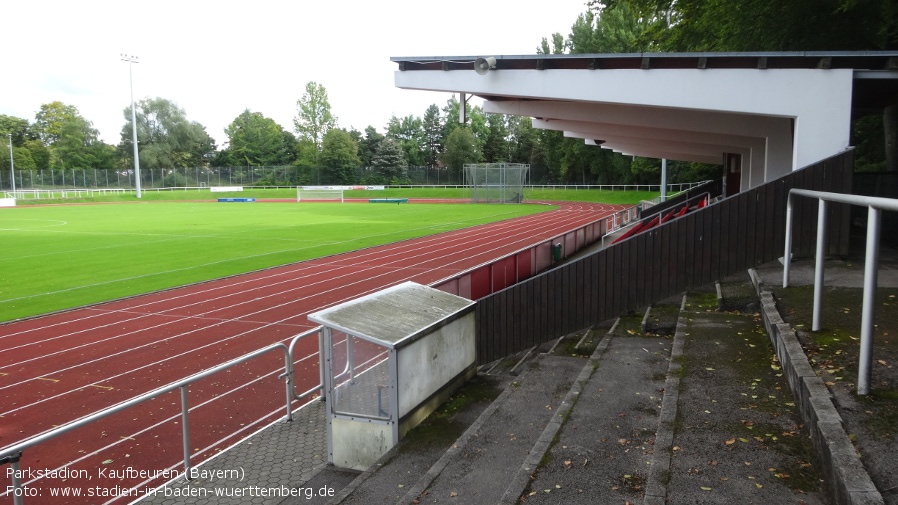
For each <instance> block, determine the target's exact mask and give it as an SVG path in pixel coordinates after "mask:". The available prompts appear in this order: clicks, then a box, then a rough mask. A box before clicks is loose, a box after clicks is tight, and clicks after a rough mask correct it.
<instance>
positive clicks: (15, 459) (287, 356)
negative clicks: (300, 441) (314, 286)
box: [0, 326, 351, 505]
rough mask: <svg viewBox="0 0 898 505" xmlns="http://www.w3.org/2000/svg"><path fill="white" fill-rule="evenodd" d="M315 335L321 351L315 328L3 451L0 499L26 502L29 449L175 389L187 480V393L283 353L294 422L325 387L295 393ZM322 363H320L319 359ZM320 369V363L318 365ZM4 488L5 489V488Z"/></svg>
mask: <svg viewBox="0 0 898 505" xmlns="http://www.w3.org/2000/svg"><path fill="white" fill-rule="evenodd" d="M312 335H318V344H319V349H320V348H321V347H320V346H321V339H322V336H321V326H317V327H315V328H312V329H311V330H308V331H305V332H303V333H300V334H299V335H296V336H295V337H293V339H292V340H291V341H290V344H289V345H284V344H281V343H278V344H272V345H270V346H268V347H264V348H262V349H259V350H256V351H253V352H251V353H248V354H244V355H243V356H240V357H237V358H234V359H232V360H230V361H226V362H224V363H222V364H220V365H217V366H214V367H212V368H209V369H207V370H203V371H201V372H198V373H195V374H193V375H190V376H188V377H185V378H183V379H181V380H179V381H176V382H172V383H170V384H168V385H166V386H162V387H160V388H157V389H154V390H152V391H149V392H147V393H144V394H142V395H139V396H135V397H134V398H131V399H130V400H126V401H124V402H122V403H119V404H117V405H113V406H112V407H108V408H105V409H103V410H100V411H97V412H94V413H93V414H89V415H87V416H85V417H82V418H81V419H78V420H76V421H72V422H70V423H68V424H64V425H62V426H59V427H57V428H54V429H52V430H49V431H46V432H44V433H42V434H40V435H36V436H34V437H32V438H29V439H27V440H25V441H22V442H19V443H17V444H14V445H11V446H8V447H4V448H3V449H0V465H6V464H9V465H10V466H11V470H12V471H11V472H4V473H7V475H11V476H12V479H11V480H12V485H11V488H12V489H13V491H12V492H11V493H10V492H4V493H0V497H2V496H6V495H8V494H12V495H13V503H15V505H23V503H24V494H25V493H23V492H21V491H22V489H23V483H22V479H21V477H20V476H21V475H22V472H21V471H20V466H19V461H20V460H21V459H22V456H23V454H24V452H25V451H26V450H27V449H30V448H32V447H34V446H36V445H39V444H42V443H44V442H47V441H49V440H52V439H54V438H56V437H58V436H60V435H63V434H66V433H69V432H71V431H74V430H77V429H78V428H81V427H84V426H87V425H89V424H92V423H94V422H97V421H100V420H101V419H104V418H106V417H108V416H111V415H112V414H115V413H118V412H121V411H123V410H127V409H129V408H131V407H135V406H137V405H139V404H141V403H143V402H145V401H148V400H152V399H153V398H156V397H158V396H160V395H163V394H165V393H170V392H172V391H174V390H176V389H180V390H181V425H182V428H181V438H182V443H183V453H184V477H185V478H189V475H190V468H191V467H190V409H189V404H188V398H187V392H188V388H189V387H190V385H191V384H193V383H194V382H196V381H198V380H200V379H204V378H206V377H209V376H210V375H214V374H216V373H218V372H221V371H224V370H227V369H229V368H231V367H234V366H236V365H240V364H243V363H245V362H247V361H250V360H252V359H254V358H257V357H259V356H262V355H264V354H268V353H271V352H277V351H280V352H282V353H283V354H284V373H283V374H281V375H279V376H278V379H285V382H286V415H285V417H284V420H285V421H288V422H289V421H292V420H293V405H292V403H293V402H294V401H296V400H302V399H304V398H307V397H309V396H310V395H312V394H314V393H316V392H319V393H320V392H322V384H323V376H322V375H320V374H319V383H318V385H317V386H315V387H313V388H311V389H309V390H308V391H305V392H303V393H300V394H297V393H296V390H295V384H294V380H293V376H294V367H293V364H294V362H295V359H294V356H293V352H294V348H295V347H296V344H297V343H298V342H299V341H300V340H302V339H305V338H308V337H310V336H312ZM319 361H320V360H319ZM319 368H320V364H319ZM348 368H349V366H348V364H347V370H344V371H343V373H342V374H341V376H342V375H345V374H346V373H350V372H351V371H350V370H349V369H348ZM321 373H322V374H323V369H321ZM4 487H5V486H4Z"/></svg>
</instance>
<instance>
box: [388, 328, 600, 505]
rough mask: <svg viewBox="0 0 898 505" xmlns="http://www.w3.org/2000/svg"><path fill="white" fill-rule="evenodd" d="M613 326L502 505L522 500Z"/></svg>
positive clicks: (525, 462)
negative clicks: (522, 495) (531, 478)
mask: <svg viewBox="0 0 898 505" xmlns="http://www.w3.org/2000/svg"><path fill="white" fill-rule="evenodd" d="M616 327H617V323H615V324H614V326H612V327H611V330H610V331H609V332H608V333H606V334H605V336H604V337H603V338H602V340H601V341H600V342H599V344H598V345H597V346H596V349H595V350H594V351H593V353H592V355H591V356H590V357H589V360H588V361H587V362H586V365H585V366H584V367H583V369H582V370H581V371H580V374H579V375H578V376H577V380H575V381H574V383H573V384H572V385H571V389H570V390H569V391H568V392H567V394H566V395H565V397H564V400H562V402H561V406H560V407H559V408H558V410H556V412H555V415H553V416H552V420H551V421H549V424H548V425H547V426H546V428H545V429H544V430H543V432H542V434H540V436H539V439H537V441H536V443H535V444H533V448H532V449H530V452H529V453H528V454H527V458H526V459H525V460H524V463H523V464H522V465H521V467H520V468H519V469H518V471H517V472H516V473H515V476H514V478H512V480H511V482H509V484H508V487H507V488H505V493H504V494H503V495H502V498H501V499H500V500H499V503H500V504H501V505H514V504H516V503H517V502H518V499H519V498H520V497H521V494H523V493H524V490H526V489H527V485H528V484H529V483H530V477H531V476H532V475H533V472H535V471H536V470H537V468H539V463H540V461H542V459H543V457H544V456H545V455H546V453H547V452H548V451H549V449H551V447H552V442H553V441H554V440H555V437H556V436H557V435H558V432H559V431H561V427H562V426H564V422H565V420H566V418H567V416H568V414H569V413H570V411H571V409H573V408H574V405H575V404H576V403H577V400H578V399H579V397H580V393H581V392H582V391H583V386H584V384H586V382H588V381H589V378H590V377H592V374H593V373H594V372H595V369H596V365H597V363H598V360H599V357H600V356H601V355H602V353H604V352H605V350H607V349H608V344H609V343H610V342H611V338H612V336H613V335H612V332H613V331H614V328H616ZM422 491H423V490H422ZM419 494H420V493H419ZM416 496H417V495H416ZM406 503H407V502H406Z"/></svg>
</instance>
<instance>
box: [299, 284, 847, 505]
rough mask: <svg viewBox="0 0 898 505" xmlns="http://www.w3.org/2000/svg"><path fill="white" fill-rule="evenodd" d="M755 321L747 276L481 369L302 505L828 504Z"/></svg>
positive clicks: (332, 472) (320, 480) (325, 476)
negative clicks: (368, 464) (375, 455)
mask: <svg viewBox="0 0 898 505" xmlns="http://www.w3.org/2000/svg"><path fill="white" fill-rule="evenodd" d="M758 307H759V305H758V297H757V296H756V295H755V291H754V287H753V286H752V284H751V282H750V280H749V278H748V276H747V275H743V276H739V277H734V278H731V279H726V280H725V281H723V282H721V283H719V284H718V285H717V286H716V287H709V288H708V289H707V290H705V291H696V292H690V293H687V294H685V295H684V296H683V297H682V298H677V299H672V300H667V301H665V302H663V303H660V304H657V305H655V306H653V307H651V308H649V309H647V310H646V311H643V312H640V313H639V314H633V315H630V316H626V317H622V318H620V319H618V320H617V321H610V322H607V323H605V324H603V325H599V326H597V327H594V328H589V329H585V330H583V331H581V332H578V333H576V334H572V335H568V336H565V337H563V338H562V339H560V340H558V341H555V342H552V343H550V344H546V345H544V346H542V347H540V348H536V349H533V350H531V351H530V352H528V353H525V354H524V355H520V356H514V357H511V358H509V359H506V360H504V361H502V362H499V363H495V364H492V365H491V366H489V367H484V368H483V369H481V370H480V372H479V375H478V376H477V378H475V379H474V380H472V381H471V382H470V383H469V384H467V385H466V386H465V387H464V388H463V389H462V390H460V391H459V393H457V394H456V395H455V397H453V398H452V399H450V400H449V402H447V403H446V404H445V405H444V406H443V407H442V408H441V409H440V410H439V411H437V412H435V413H434V414H432V415H431V417H430V418H428V419H427V420H426V421H425V422H424V423H422V424H421V425H420V426H419V427H417V428H416V429H414V430H413V431H412V432H411V433H409V435H408V436H407V437H406V438H405V439H403V440H402V442H401V443H400V444H399V445H398V446H397V447H396V448H394V449H393V450H392V451H390V452H389V453H388V454H386V455H385V456H384V457H383V458H382V459H381V460H380V461H379V462H378V463H377V464H376V465H375V466H374V467H372V468H371V469H369V470H368V471H366V472H364V473H362V474H355V473H349V472H343V471H340V470H338V469H334V468H326V469H325V470H323V471H322V472H320V473H319V474H318V475H316V477H315V478H314V479H313V481H311V482H309V483H307V484H306V485H307V486H311V487H314V486H316V485H324V484H326V485H330V486H332V487H335V488H336V489H342V490H341V491H338V493H337V495H336V496H334V497H332V498H330V499H326V498H315V499H312V500H308V499H304V498H303V499H298V500H295V503H310V502H311V503H316V500H320V501H318V503H341V504H370V503H395V504H419V503H420V504H423V503H455V504H461V503H463V504H514V503H552V504H554V503H565V504H578V503H583V504H595V503H617V504H620V503H632V504H636V503H646V504H663V503H687V502H690V503H692V502H696V503H699V502H700V503H727V504H731V503H805V504H809V505H811V504H817V503H821V504H822V503H829V502H830V499H829V494H828V491H827V490H826V489H825V488H824V487H823V484H822V480H821V479H822V478H823V477H822V476H823V473H822V471H821V469H820V465H819V463H818V462H817V460H816V457H815V455H814V451H813V449H812V446H811V444H810V442H809V440H808V436H807V432H806V431H805V430H803V427H802V423H801V419H800V415H799V411H798V408H797V407H796V405H795V401H794V399H793V397H792V393H791V392H790V390H789V386H788V383H787V382H786V379H785V377H784V374H783V371H782V370H781V367H780V365H779V363H778V362H777V361H776V359H775V357H774V356H775V353H774V352H773V350H772V348H771V344H770V341H769V339H768V336H767V333H766V331H765V329H764V325H763V322H762V321H761V319H760V317H759V316H758V313H757V310H758ZM284 503H294V502H293V501H290V500H287V501H285V502H284Z"/></svg>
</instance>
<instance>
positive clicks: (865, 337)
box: [857, 207, 882, 395]
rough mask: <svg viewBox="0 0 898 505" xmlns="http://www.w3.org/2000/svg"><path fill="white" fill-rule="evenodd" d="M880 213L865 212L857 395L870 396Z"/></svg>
mask: <svg viewBox="0 0 898 505" xmlns="http://www.w3.org/2000/svg"><path fill="white" fill-rule="evenodd" d="M881 214H882V211H881V210H879V209H877V208H874V207H870V208H869V211H868V212H867V253H866V260H865V265H864V301H863V304H864V308H863V312H862V313H861V349H860V355H859V356H858V370H857V393H858V394H859V395H868V394H870V369H871V368H872V366H873V319H874V315H875V313H876V308H875V306H876V303H875V302H876V275H877V270H878V269H879V232H880V229H879V228H880V227H879V223H880V215H881Z"/></svg>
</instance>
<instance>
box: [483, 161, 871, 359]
mask: <svg viewBox="0 0 898 505" xmlns="http://www.w3.org/2000/svg"><path fill="white" fill-rule="evenodd" d="M853 165H854V156H853V151H846V152H845V153H844V154H840V155H838V156H835V157H833V158H829V159H827V160H824V161H822V162H820V163H818V164H816V165H812V166H810V167H807V168H804V169H802V170H797V171H795V172H792V173H790V174H788V175H786V176H784V177H782V178H780V179H777V180H775V181H772V182H769V183H767V184H765V185H763V186H759V187H757V188H754V189H751V190H748V191H744V192H742V193H739V194H736V195H733V196H731V197H729V198H727V199H724V200H722V201H719V202H717V203H714V204H713V205H710V206H708V207H705V208H703V209H699V210H697V211H693V212H691V213H689V214H687V215H685V216H683V217H680V218H678V219H675V220H672V221H670V222H668V223H665V224H663V225H660V226H658V227H656V228H653V229H651V230H649V231H647V232H644V233H641V234H638V235H635V236H633V237H631V238H629V239H627V240H624V241H622V242H620V243H618V244H615V245H613V246H611V247H608V248H606V249H602V250H600V251H598V252H596V253H594V254H592V255H589V256H586V257H584V258H581V259H579V260H576V261H572V262H570V263H566V264H564V265H562V266H559V267H558V268H555V269H553V270H549V271H547V272H545V273H543V274H540V275H538V276H536V277H533V278H530V279H528V280H526V281H524V282H521V283H519V284H516V285H514V286H511V287H509V288H507V289H505V290H502V291H499V292H497V293H495V294H492V295H489V296H487V297H484V298H481V299H480V300H478V301H477V305H476V314H477V353H478V358H477V359H478V362H479V363H489V362H491V361H494V360H496V359H499V358H503V357H505V356H508V355H510V354H513V353H516V352H518V351H522V350H524V349H528V348H530V347H533V346H535V345H538V344H541V343H543V342H547V341H549V340H552V339H555V338H557V337H559V336H561V335H566V334H568V333H571V332H574V331H577V330H580V329H583V328H586V327H589V326H591V325H593V324H597V323H600V322H602V321H606V320H608V319H611V318H613V317H617V316H619V315H622V314H626V313H628V312H630V311H632V310H635V309H637V308H640V307H646V306H648V305H650V304H652V303H655V302H657V301H660V300H664V299H666V298H670V297H672V296H675V295H677V294H680V293H683V292H686V291H688V290H690V289H694V288H697V287H699V286H703V285H706V284H709V283H712V282H714V281H716V280H718V279H721V278H724V277H727V276H729V275H732V274H735V273H738V272H744V271H746V270H747V269H748V268H751V267H753V266H757V265H760V264H763V263H767V262H769V261H772V260H774V259H776V258H779V257H781V256H782V255H783V248H784V247H785V216H786V201H787V198H788V193H789V190H790V189H792V188H804V189H811V190H817V191H830V192H835V193H850V192H851V176H852V169H853ZM849 210H850V209H849V208H848V207H846V206H842V205H837V204H831V205H830V206H829V212H830V213H831V215H830V216H829V223H830V230H829V233H828V238H829V244H828V252H829V254H830V255H836V256H845V255H847V254H848V233H849V225H850V222H849V215H850V212H849ZM794 216H795V220H794V228H793V255H794V256H795V257H801V256H811V255H813V254H814V248H815V237H816V228H817V202H816V201H815V200H812V199H808V198H798V199H796V200H795V206H794Z"/></svg>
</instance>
